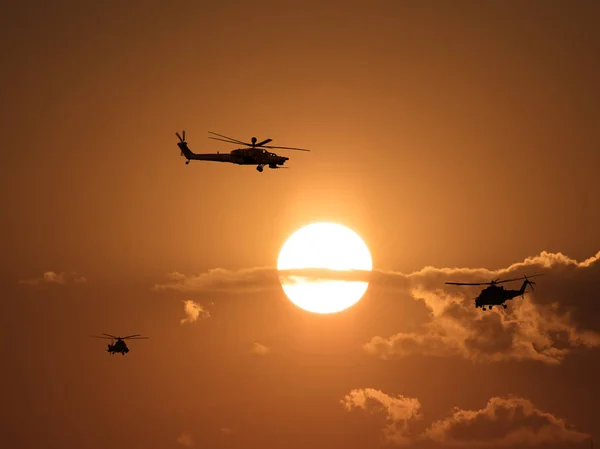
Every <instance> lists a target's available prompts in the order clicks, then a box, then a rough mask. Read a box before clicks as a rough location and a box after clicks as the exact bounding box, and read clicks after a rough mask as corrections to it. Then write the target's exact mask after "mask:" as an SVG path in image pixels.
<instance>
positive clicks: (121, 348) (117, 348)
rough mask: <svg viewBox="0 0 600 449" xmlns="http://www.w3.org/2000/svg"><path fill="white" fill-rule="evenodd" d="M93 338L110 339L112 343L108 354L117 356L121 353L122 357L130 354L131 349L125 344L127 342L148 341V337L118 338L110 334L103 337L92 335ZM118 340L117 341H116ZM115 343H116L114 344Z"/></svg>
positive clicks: (131, 336)
mask: <svg viewBox="0 0 600 449" xmlns="http://www.w3.org/2000/svg"><path fill="white" fill-rule="evenodd" d="M92 338H104V339H107V340H108V339H110V340H111V341H110V343H109V344H108V348H106V352H108V353H109V354H110V355H115V354H117V353H120V354H121V355H125V354H127V353H128V352H129V348H128V347H127V344H126V343H125V340H147V339H148V337H142V336H141V335H140V334H133V335H127V336H126V337H116V336H114V335H110V334H102V336H98V335H92ZM115 340H116V341H115ZM113 342H114V343H113Z"/></svg>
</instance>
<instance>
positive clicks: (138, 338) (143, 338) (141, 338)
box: [121, 337, 150, 340]
mask: <svg viewBox="0 0 600 449" xmlns="http://www.w3.org/2000/svg"><path fill="white" fill-rule="evenodd" d="M149 338H150V337H123V338H121V340H148V339H149Z"/></svg>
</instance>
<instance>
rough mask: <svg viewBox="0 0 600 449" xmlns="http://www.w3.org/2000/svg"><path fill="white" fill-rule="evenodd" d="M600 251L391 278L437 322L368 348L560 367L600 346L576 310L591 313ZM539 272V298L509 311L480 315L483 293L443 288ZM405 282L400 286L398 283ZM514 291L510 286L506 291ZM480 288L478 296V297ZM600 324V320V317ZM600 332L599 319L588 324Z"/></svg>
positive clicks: (382, 353)
mask: <svg viewBox="0 0 600 449" xmlns="http://www.w3.org/2000/svg"><path fill="white" fill-rule="evenodd" d="M599 258H600V252H599V253H598V254H596V256H594V257H591V258H589V259H587V260H585V261H583V262H577V261H576V260H574V259H571V258H569V257H567V256H565V255H563V254H561V253H557V254H554V253H547V252H542V253H541V254H540V255H539V256H535V257H530V258H527V259H525V261H523V262H520V263H516V264H513V265H511V266H510V267H508V268H506V269H502V270H496V271H494V270H488V269H484V268H476V269H471V268H434V267H426V268H423V269H422V270H420V271H418V272H415V273H411V274H409V275H402V274H401V273H397V274H395V275H391V274H389V273H388V278H387V281H386V283H385V285H386V286H388V287H389V286H390V285H399V284H403V285H405V287H406V290H407V292H408V294H409V295H410V296H411V297H412V298H413V299H415V300H417V301H421V302H422V303H423V304H424V305H425V307H427V308H428V309H429V312H430V314H429V316H430V319H429V321H428V322H426V323H425V324H424V325H423V326H422V327H421V329H420V330H419V331H418V332H412V333H404V332H399V333H397V334H395V335H392V336H390V337H381V336H376V337H373V338H372V339H371V340H370V341H369V342H367V343H366V344H365V345H364V349H365V350H366V351H367V352H368V353H370V354H372V355H376V356H379V357H381V358H383V359H389V358H399V357H406V356H410V355H414V354H418V355H425V356H437V357H462V358H465V359H469V360H472V361H477V362H498V361H507V360H535V361H539V362H542V363H546V364H559V363H561V362H562V361H563V360H564V358H565V357H566V356H567V355H568V354H570V353H571V352H573V351H574V350H576V349H578V348H593V347H598V346H600V334H599V333H598V332H596V331H594V330H583V329H582V328H581V325H580V323H578V321H582V320H576V319H574V315H577V313H576V312H578V314H579V315H580V316H579V318H582V316H581V315H582V313H581V312H582V311H585V313H586V314H587V315H588V321H590V320H589V304H590V303H591V302H592V301H593V296H594V294H593V292H594V291H595V287H594V282H597V281H598V280H600V263H598V261H599ZM532 272H538V273H543V274H546V276H545V277H544V278H540V281H539V284H540V285H539V286H538V287H537V288H536V292H535V294H531V293H529V294H528V295H526V299H525V300H521V299H515V300H514V301H513V302H512V304H510V306H509V308H508V309H506V310H504V309H501V310H497V309H494V310H492V311H485V312H484V311H481V310H480V309H476V308H475V307H474V304H473V298H472V297H473V296H475V295H476V294H477V293H478V292H479V290H477V287H466V288H462V287H456V286H447V285H444V282H446V281H448V282H489V281H490V280H491V279H497V278H507V277H508V278H513V277H519V276H521V275H522V274H524V273H526V274H531V273H532ZM394 276H395V277H397V278H398V279H402V280H400V281H398V282H395V280H393V279H392V278H393V277H394ZM507 288H511V287H507ZM471 289H475V290H476V291H475V292H473V290H471ZM597 318H600V316H597ZM587 324H588V325H591V327H593V328H596V329H598V328H599V327H600V319H596V321H595V322H591V323H590V322H588V323H587Z"/></svg>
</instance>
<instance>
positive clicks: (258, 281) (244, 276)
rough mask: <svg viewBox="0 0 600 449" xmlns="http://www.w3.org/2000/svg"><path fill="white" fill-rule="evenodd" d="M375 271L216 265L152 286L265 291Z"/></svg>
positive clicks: (361, 278)
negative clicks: (236, 268) (195, 273)
mask: <svg viewBox="0 0 600 449" xmlns="http://www.w3.org/2000/svg"><path fill="white" fill-rule="evenodd" d="M372 276H373V273H371V272H368V271H361V270H348V271H337V270H327V269H301V270H300V269H298V270H285V271H281V272H279V271H277V269H276V268H269V267H257V268H245V269H242V270H237V271H232V270H225V269H223V268H214V269H211V270H208V271H207V272H206V273H201V274H197V275H191V276H186V275H184V274H182V273H179V272H174V273H171V274H169V275H168V276H167V279H166V280H165V282H163V283H160V284H155V285H154V286H153V287H152V289H153V290H155V291H160V290H177V291H180V292H186V293H192V292H193V293H200V292H215V291H216V292H219V291H220V292H231V293H235V292H238V293H244V292H248V291H264V290H272V289H278V288H280V287H279V286H280V284H281V282H284V283H294V282H306V281H319V280H346V281H369V280H370V279H371V278H372Z"/></svg>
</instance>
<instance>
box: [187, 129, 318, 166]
mask: <svg viewBox="0 0 600 449" xmlns="http://www.w3.org/2000/svg"><path fill="white" fill-rule="evenodd" d="M209 134H213V135H214V136H218V137H212V136H209V139H214V140H220V141H222V142H227V143H231V144H234V145H243V146H245V147H247V148H238V149H235V150H232V151H231V152H230V153H219V152H217V153H208V154H198V153H194V152H193V151H192V150H190V149H189V147H188V144H187V142H186V140H185V131H183V132H182V133H181V135H180V134H179V133H178V132H177V133H175V135H176V136H177V138H178V139H179V142H177V146H178V147H179V149H180V150H181V155H182V156H184V157H185V158H186V161H185V163H186V164H189V163H190V161H213V162H229V163H232V164H238V165H256V169H257V170H258V171H259V172H262V171H263V167H265V166H266V167H269V168H272V169H276V168H287V167H283V164H285V162H286V161H287V160H289V157H285V156H279V155H278V154H275V153H271V152H269V151H267V150H266V149H267V148H268V149H274V148H278V149H282V150H294V151H310V150H307V149H305V148H293V147H279V146H268V145H266V144H267V143H269V142H272V141H273V139H265V140H263V141H261V142H257V140H258V139H257V138H256V137H252V139H251V142H252V143H247V142H242V141H241V140H237V139H232V138H231V137H227V136H223V135H222V134H217V133H213V132H212V131H209Z"/></svg>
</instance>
